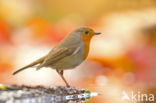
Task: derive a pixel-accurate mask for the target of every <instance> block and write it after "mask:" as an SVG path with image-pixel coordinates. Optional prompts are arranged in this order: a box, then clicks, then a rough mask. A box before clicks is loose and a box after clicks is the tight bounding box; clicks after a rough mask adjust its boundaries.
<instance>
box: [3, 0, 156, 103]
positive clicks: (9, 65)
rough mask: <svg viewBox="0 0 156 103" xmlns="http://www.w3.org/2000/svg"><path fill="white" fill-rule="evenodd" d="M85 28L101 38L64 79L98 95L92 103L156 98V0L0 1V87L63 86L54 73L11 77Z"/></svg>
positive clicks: (33, 70) (117, 102)
mask: <svg viewBox="0 0 156 103" xmlns="http://www.w3.org/2000/svg"><path fill="white" fill-rule="evenodd" d="M81 26H88V27H92V28H94V30H95V31H97V32H102V34H101V35H99V36H96V37H94V38H93V39H92V42H91V46H90V48H91V49H90V53H89V57H88V59H87V60H86V61H85V62H84V63H83V64H81V65H80V66H78V67H77V68H76V69H73V70H67V71H65V78H66V79H67V81H68V82H69V83H70V84H71V85H72V86H74V87H76V88H88V89H90V90H91V91H95V92H98V93H100V96H98V97H95V98H93V99H91V100H90V101H88V103H114V102H115V103H130V101H129V100H122V99H121V98H122V96H123V92H124V91H125V92H127V93H131V91H134V92H136V93H138V91H139V92H140V93H146V94H156V75H155V74H156V1H155V0H85V1H84V0H77V1H75V0H66V1H65V2H64V1H62V0H0V83H4V84H18V85H22V84H25V85H34V86H35V85H46V86H58V85H65V84H64V82H63V81H62V79H61V78H60V77H59V76H58V74H57V73H56V72H55V70H52V69H50V68H47V69H45V68H42V69H41V70H39V71H37V72H36V71H35V68H31V69H28V70H25V71H23V72H21V73H19V74H18V75H16V76H12V73H13V71H15V70H17V69H19V68H20V67H22V66H25V65H26V64H29V63H30V62H32V61H34V60H35V59H37V58H39V57H42V56H43V55H45V54H47V53H48V52H49V51H50V50H51V48H53V46H54V45H55V44H56V43H58V42H59V41H60V40H62V39H63V38H64V37H65V36H66V35H67V34H68V33H69V32H71V31H72V30H74V29H76V28H79V27H81ZM153 103H154V102H153Z"/></svg>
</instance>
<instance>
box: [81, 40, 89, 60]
mask: <svg viewBox="0 0 156 103" xmlns="http://www.w3.org/2000/svg"><path fill="white" fill-rule="evenodd" d="M90 39H91V38H84V37H81V40H82V41H83V43H84V55H83V59H86V58H87V56H88V53H89V47H90Z"/></svg>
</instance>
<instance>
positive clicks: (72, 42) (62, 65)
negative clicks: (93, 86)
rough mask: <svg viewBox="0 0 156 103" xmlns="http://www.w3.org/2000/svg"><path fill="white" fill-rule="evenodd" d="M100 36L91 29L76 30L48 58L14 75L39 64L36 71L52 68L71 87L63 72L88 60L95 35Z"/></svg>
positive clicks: (35, 62)
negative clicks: (91, 42)
mask: <svg viewBox="0 0 156 103" xmlns="http://www.w3.org/2000/svg"><path fill="white" fill-rule="evenodd" d="M99 34H101V33H100V32H94V30H93V29H91V28H89V27H81V28H79V29H76V30H74V31H73V32H71V33H70V34H69V35H68V36H66V37H65V38H64V39H63V40H62V41H60V42H59V43H58V44H56V45H55V47H54V48H53V49H52V50H51V51H50V52H49V53H48V54H47V55H46V56H44V57H41V58H39V59H38V60H36V61H34V62H32V63H31V64H29V65H27V66H25V67H23V68H21V69H19V70H17V71H15V72H14V73H13V75H15V74H17V73H19V72H20V71H23V70H25V69H27V68H29V67H32V66H35V65H37V64H39V65H38V66H37V67H36V70H39V69H40V68H42V67H51V68H53V69H55V70H56V72H57V73H58V74H59V75H60V76H61V78H62V79H63V81H64V82H65V84H66V86H67V87H69V86H70V85H69V84H68V83H67V81H66V80H65V78H64V76H63V71H64V70H66V69H71V68H75V67H76V66H78V65H80V64H81V63H82V62H83V61H84V60H85V59H86V58H87V56H88V52H89V46H90V41H91V38H92V37H93V36H94V35H99Z"/></svg>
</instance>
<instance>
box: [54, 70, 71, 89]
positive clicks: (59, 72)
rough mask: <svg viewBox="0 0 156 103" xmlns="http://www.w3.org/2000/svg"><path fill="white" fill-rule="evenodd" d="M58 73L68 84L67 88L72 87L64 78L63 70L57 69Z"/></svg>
mask: <svg viewBox="0 0 156 103" xmlns="http://www.w3.org/2000/svg"><path fill="white" fill-rule="evenodd" d="M56 71H57V73H58V74H59V75H60V76H61V78H62V79H63V81H64V82H65V83H66V86H67V87H70V85H69V84H68V83H67V81H66V80H65V78H64V76H63V70H58V69H56Z"/></svg>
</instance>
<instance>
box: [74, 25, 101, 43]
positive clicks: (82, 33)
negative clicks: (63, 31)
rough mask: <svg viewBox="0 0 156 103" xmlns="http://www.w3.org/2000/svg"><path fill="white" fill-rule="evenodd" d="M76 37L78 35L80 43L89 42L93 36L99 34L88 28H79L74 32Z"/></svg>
mask: <svg viewBox="0 0 156 103" xmlns="http://www.w3.org/2000/svg"><path fill="white" fill-rule="evenodd" d="M74 32H75V34H76V35H78V36H79V37H80V39H81V40H82V41H88V40H89V41H90V39H91V38H92V37H93V36H94V35H99V34H101V33H100V32H95V31H94V30H93V29H91V28H89V27H81V28H79V29H77V30H75V31H74Z"/></svg>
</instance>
